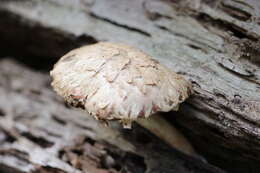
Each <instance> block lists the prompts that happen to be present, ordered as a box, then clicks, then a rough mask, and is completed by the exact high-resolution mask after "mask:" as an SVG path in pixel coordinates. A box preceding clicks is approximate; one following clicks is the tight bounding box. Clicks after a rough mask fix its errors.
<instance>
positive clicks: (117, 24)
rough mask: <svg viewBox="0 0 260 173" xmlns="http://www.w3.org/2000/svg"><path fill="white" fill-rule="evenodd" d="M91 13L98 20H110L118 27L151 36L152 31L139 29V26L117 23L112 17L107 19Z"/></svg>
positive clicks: (109, 21)
mask: <svg viewBox="0 0 260 173" xmlns="http://www.w3.org/2000/svg"><path fill="white" fill-rule="evenodd" d="M90 15H91V16H92V17H93V18H95V19H97V20H102V21H104V22H108V23H110V24H113V25H115V26H118V27H121V28H124V29H127V30H129V31H131V32H136V33H139V34H142V35H144V36H146V37H151V34H150V33H148V32H146V31H143V30H140V29H138V28H134V27H131V26H127V25H124V24H120V23H117V22H116V21H112V20H110V19H107V18H104V17H101V16H98V15H96V14H95V13H90Z"/></svg>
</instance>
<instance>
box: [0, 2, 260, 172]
mask: <svg viewBox="0 0 260 173" xmlns="http://www.w3.org/2000/svg"><path fill="white" fill-rule="evenodd" d="M259 7H260V1H257V0H250V1H247V2H244V1H237V0H225V1H223V0H214V1H207V0H195V1H190V0H184V1H180V0H172V1H170V0H169V1H156V0H131V1H127V0H124V1H122V0H110V1H107V0H78V1H69V0H64V1H54V0H46V1H36V0H27V1H15V0H11V1H2V2H1V5H0V34H1V38H2V40H3V41H2V42H1V43H0V45H1V46H2V47H6V48H12V49H15V50H20V51H19V54H22V53H23V54H25V55H33V57H34V58H23V59H21V58H20V60H22V61H23V62H27V64H28V62H29V63H30V64H31V65H33V66H34V67H37V68H38V66H37V65H38V64H39V63H38V62H37V61H39V60H42V61H43V62H49V63H46V66H43V65H41V67H43V68H44V69H48V68H49V67H50V66H51V64H53V62H54V61H55V60H56V59H57V57H60V56H61V55H62V54H63V53H65V52H67V51H68V50H70V49H72V48H74V47H78V46H80V45H82V44H90V43H94V42H97V41H114V42H123V43H127V44H130V45H133V46H135V47H138V48H140V49H142V50H144V51H145V52H147V53H149V54H150V55H152V56H153V57H154V58H155V59H157V60H158V61H160V62H161V63H162V64H165V65H167V66H168V67H169V68H171V69H172V70H173V71H175V72H178V73H179V74H182V75H183V76H184V77H185V78H187V79H189V80H190V81H191V82H192V83H193V87H194V90H195V94H194V95H193V97H192V98H191V99H189V100H188V101H187V103H185V104H183V106H181V108H180V111H179V112H178V113H170V114H174V115H173V116H171V115H169V114H168V115H166V116H167V118H169V119H170V120H171V121H173V123H174V124H176V125H177V126H179V127H180V128H181V129H182V131H183V132H184V133H185V134H186V135H187V136H188V137H189V138H190V139H191V140H192V141H193V144H194V146H195V147H196V149H197V150H198V151H200V152H201V153H202V154H204V156H206V157H207V159H208V160H209V161H210V162H211V163H214V164H216V165H218V166H221V167H224V168H226V169H227V170H230V171H235V172H247V171H248V172H250V171H251V172H259V170H260V166H259V165H260V94H259V93H260V68H259V64H260V63H259V62H260V57H259V54H260V51H259V50H260V41H259V38H260V37H259V35H260V21H259V19H260V9H259ZM13 33H15V34H13ZM11 53H12V52H11V51H10V49H6V52H5V54H11ZM26 57H28V56H26ZM35 57H38V58H37V59H36V58H35ZM44 59H45V60H44ZM4 124H5V123H4ZM232 163H236V166H234V165H232Z"/></svg>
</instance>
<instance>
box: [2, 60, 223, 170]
mask: <svg viewBox="0 0 260 173" xmlns="http://www.w3.org/2000/svg"><path fill="white" fill-rule="evenodd" d="M0 77H1V81H0V95H1V97H0V110H1V111H0V112H1V113H0V172H4V173H5V172H7V173H9V172H12V173H20V172H32V173H34V172H35V173H39V172H46V173H64V172H66V173H83V172H84V173H119V172H127V173H139V172H140V173H143V172H147V173H158V172H165V173H170V172H183V173H189V172H197V173H208V172H210V173H223V171H221V170H219V169H217V168H215V167H213V166H211V165H209V164H206V163H204V162H202V161H199V160H195V159H192V158H189V157H188V156H185V155H182V154H181V153H178V152H177V151H172V150H171V149H170V148H168V147H167V146H164V145H163V144H160V143H158V140H157V142H155V141H153V140H154V139H153V138H152V137H151V136H149V134H148V133H147V132H145V131H142V130H141V128H135V129H136V130H133V131H123V132H122V133H120V131H118V130H115V129H112V128H110V127H106V126H104V125H102V124H99V123H98V122H97V121H96V120H94V119H92V118H91V116H86V113H83V112H81V111H78V110H75V109H72V108H69V107H67V106H66V105H65V104H64V102H63V101H62V99H61V98H59V97H57V95H56V94H55V93H54V92H53V91H52V89H51V88H50V78H49V75H48V74H42V73H37V72H34V71H31V70H28V69H27V68H26V67H25V66H23V65H20V64H17V63H15V62H14V61H11V60H8V59H3V60H1V61H0ZM138 129H139V130H138ZM156 148H157V149H156ZM8 170H9V172H8Z"/></svg>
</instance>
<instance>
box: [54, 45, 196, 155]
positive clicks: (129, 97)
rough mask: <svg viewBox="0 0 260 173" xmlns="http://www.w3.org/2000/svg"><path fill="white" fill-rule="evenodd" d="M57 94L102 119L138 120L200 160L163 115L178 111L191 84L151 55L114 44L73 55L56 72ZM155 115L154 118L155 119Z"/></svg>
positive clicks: (83, 49) (87, 48)
mask: <svg viewBox="0 0 260 173" xmlns="http://www.w3.org/2000/svg"><path fill="white" fill-rule="evenodd" d="M50 74H51V76H52V78H53V82H52V86H53V88H54V90H55V91H56V92H57V93H58V94H59V95H60V96H62V97H63V98H64V99H65V100H66V101H67V102H68V103H69V104H70V105H72V106H74V107H80V108H82V109H84V110H86V111H87V112H88V113H89V114H90V115H92V116H94V117H95V118H96V119H98V120H105V121H106V120H114V119H116V120H120V121H121V123H122V124H123V126H124V127H125V128H130V127H131V122H132V121H136V122H137V123H139V124H140V125H141V126H143V127H145V128H146V129H148V130H150V131H151V132H152V133H154V134H155V135H157V136H158V137H160V138H161V139H163V140H164V141H165V142H167V143H168V144H170V145H171V146H173V147H175V148H177V149H178V150H180V151H182V152H184V153H186V154H190V155H195V152H194V149H193V148H192V146H191V145H190V143H189V142H188V141H187V139H186V138H185V137H184V136H183V135H182V134H181V133H180V132H178V130H177V129H176V128H175V127H173V126H172V125H171V124H170V123H169V122H167V121H166V120H165V119H163V118H162V117H160V115H155V114H156V113H157V112H168V111H171V110H175V111H176V110H178V107H179V104H180V103H182V102H183V101H184V100H185V99H186V98H188V97H189V95H190V94H191V93H192V87H191V84H190V83H189V82H188V81H186V80H185V79H184V78H182V77H181V76H179V75H178V74H176V73H174V72H173V71H171V70H170V69H168V68H166V67H165V66H163V65H161V64H159V62H158V61H156V60H154V59H152V58H151V57H150V56H149V55H147V54H145V53H143V52H142V51H140V50H138V49H135V48H133V47H130V46H127V45H123V44H115V43H108V42H100V43H97V44H93V45H89V46H84V47H81V48H78V49H75V50H72V51H70V52H69V53H67V54H66V55H64V56H63V57H61V59H60V60H59V61H58V62H57V63H56V64H55V66H54V69H53V70H52V71H51V72H50ZM151 115H152V116H151Z"/></svg>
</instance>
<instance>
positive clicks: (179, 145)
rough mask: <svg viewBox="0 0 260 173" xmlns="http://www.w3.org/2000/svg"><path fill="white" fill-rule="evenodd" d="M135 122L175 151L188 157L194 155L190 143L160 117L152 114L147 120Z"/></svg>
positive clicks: (140, 119)
mask: <svg viewBox="0 0 260 173" xmlns="http://www.w3.org/2000/svg"><path fill="white" fill-rule="evenodd" d="M136 122H137V123H138V124H140V125H141V126H142V127H144V128H146V129H148V130H149V131H151V132H152V133H153V134H155V135H156V136H157V137H159V138H161V139H162V140H164V141H165V142H166V143H167V144H169V145H170V146H172V147H174V148H176V149H177V150H179V151H182V152H184V153H186V154H188V155H193V156H195V155H196V152H195V150H194V148H193V147H192V145H191V144H190V142H189V141H188V140H187V139H186V138H185V137H184V136H183V135H182V134H181V132H179V130H177V129H176V128H175V127H174V126H173V125H172V124H170V123H169V122H167V121H166V120H165V119H163V118H162V117H160V115H156V114H154V115H152V116H150V117H149V118H148V119H142V118H139V119H137V120H136Z"/></svg>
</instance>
